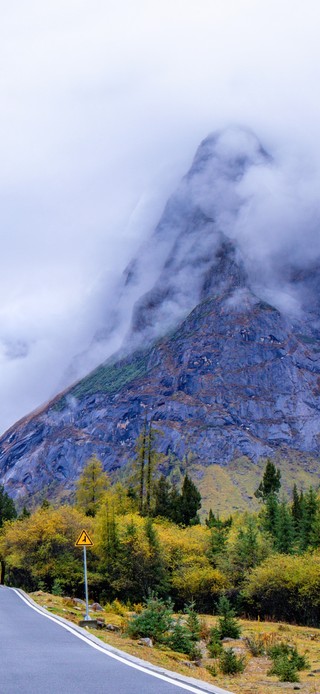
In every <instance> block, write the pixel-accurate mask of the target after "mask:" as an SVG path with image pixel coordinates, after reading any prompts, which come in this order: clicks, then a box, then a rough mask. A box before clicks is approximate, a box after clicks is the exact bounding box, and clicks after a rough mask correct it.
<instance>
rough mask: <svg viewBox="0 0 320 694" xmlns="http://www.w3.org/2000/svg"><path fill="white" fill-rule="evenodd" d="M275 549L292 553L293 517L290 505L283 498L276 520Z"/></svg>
mask: <svg viewBox="0 0 320 694" xmlns="http://www.w3.org/2000/svg"><path fill="white" fill-rule="evenodd" d="M274 535H275V549H276V550H277V552H280V553H281V554H290V552H292V549H293V542H294V525H293V518H292V514H291V513H290V510H289V508H288V505H287V504H286V502H285V500H284V499H283V500H282V502H281V504H279V505H278V512H277V517H276V521H275V532H274Z"/></svg>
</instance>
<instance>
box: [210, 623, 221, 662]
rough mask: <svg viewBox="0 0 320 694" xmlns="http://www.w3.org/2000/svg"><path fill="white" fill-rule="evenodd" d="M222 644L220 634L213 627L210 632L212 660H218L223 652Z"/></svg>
mask: <svg viewBox="0 0 320 694" xmlns="http://www.w3.org/2000/svg"><path fill="white" fill-rule="evenodd" d="M222 648H223V647H222V643H221V638H220V632H219V629H217V627H213V628H212V629H211V630H210V636H209V643H208V651H209V654H210V656H211V658H217V657H218V656H219V655H220V654H221V652H222Z"/></svg>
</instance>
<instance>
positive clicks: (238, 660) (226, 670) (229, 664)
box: [219, 648, 245, 675]
mask: <svg viewBox="0 0 320 694" xmlns="http://www.w3.org/2000/svg"><path fill="white" fill-rule="evenodd" d="M219 667H220V670H221V672H223V674H224V675H236V674H237V673H238V672H243V671H244V669H245V658H244V656H242V655H241V656H239V657H238V656H236V654H235V652H234V650H233V648H226V649H225V650H223V652H222V653H221V655H220V658H219Z"/></svg>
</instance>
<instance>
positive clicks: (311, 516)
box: [299, 487, 319, 552]
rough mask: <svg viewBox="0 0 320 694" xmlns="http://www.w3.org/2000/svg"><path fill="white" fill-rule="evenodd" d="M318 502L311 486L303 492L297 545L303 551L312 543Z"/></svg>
mask: <svg viewBox="0 0 320 694" xmlns="http://www.w3.org/2000/svg"><path fill="white" fill-rule="evenodd" d="M318 508H319V504H318V501H317V495H316V493H315V491H314V489H313V488H312V487H310V489H309V491H308V492H306V493H305V494H304V497H303V503H302V517H301V523H300V534H299V545H300V550H301V551H302V552H304V551H305V550H306V549H308V547H309V546H310V545H311V544H312V540H313V527H314V524H315V522H316V517H317V511H318Z"/></svg>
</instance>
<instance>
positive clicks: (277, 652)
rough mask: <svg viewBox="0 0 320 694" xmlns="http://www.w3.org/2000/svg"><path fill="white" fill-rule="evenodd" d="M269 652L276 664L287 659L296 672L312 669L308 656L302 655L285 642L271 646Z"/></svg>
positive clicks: (294, 647)
mask: <svg viewBox="0 0 320 694" xmlns="http://www.w3.org/2000/svg"><path fill="white" fill-rule="evenodd" d="M267 652H268V655H269V656H270V658H272V660H273V661H274V662H276V661H277V660H279V659H281V658H287V659H288V660H289V661H290V662H291V663H292V664H293V666H294V667H295V668H296V670H307V669H308V668H309V667H310V665H309V662H308V658H307V656H306V654H304V655H301V654H300V653H298V650H297V647H296V646H291V645H290V644H288V643H284V642H283V641H281V643H277V644H275V645H273V646H271V647H270V648H269V649H268V651H267Z"/></svg>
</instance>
